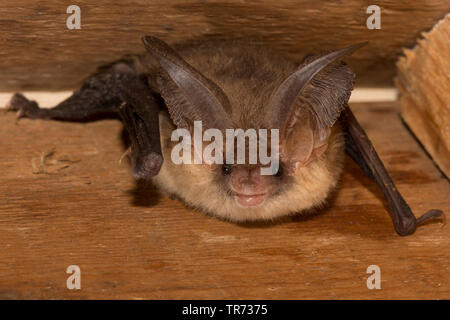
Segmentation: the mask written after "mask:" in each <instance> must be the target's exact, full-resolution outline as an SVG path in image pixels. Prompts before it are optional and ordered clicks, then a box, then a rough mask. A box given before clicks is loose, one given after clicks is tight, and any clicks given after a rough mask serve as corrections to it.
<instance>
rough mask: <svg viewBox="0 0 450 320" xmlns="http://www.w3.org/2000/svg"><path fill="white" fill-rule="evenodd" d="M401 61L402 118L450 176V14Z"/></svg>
mask: <svg viewBox="0 0 450 320" xmlns="http://www.w3.org/2000/svg"><path fill="white" fill-rule="evenodd" d="M423 36H424V39H422V40H420V41H419V43H418V45H416V46H415V47H414V49H412V50H404V53H405V56H404V57H401V58H400V59H399V60H398V62H397V67H398V77H397V78H396V84H397V87H398V88H399V91H400V107H401V112H402V117H403V118H404V119H405V121H406V123H407V124H408V126H409V127H410V128H411V130H412V131H413V132H414V134H415V135H416V137H417V138H418V139H419V140H420V142H421V143H422V144H423V145H424V147H425V149H426V150H427V151H428V152H429V153H430V154H431V156H432V157H433V159H434V161H436V163H437V164H438V165H439V167H440V168H441V170H442V171H443V172H444V173H445V174H446V175H447V177H450V106H449V105H448V102H449V101H450V44H449V38H450V14H448V15H447V16H446V17H445V18H444V19H442V20H441V21H440V22H439V23H438V24H437V25H436V26H435V27H434V28H433V29H432V30H431V31H430V32H428V33H426V34H424V35H423Z"/></svg>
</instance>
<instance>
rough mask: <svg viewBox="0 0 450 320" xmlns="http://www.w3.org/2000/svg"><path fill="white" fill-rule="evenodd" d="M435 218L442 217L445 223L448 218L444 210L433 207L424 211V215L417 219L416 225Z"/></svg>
mask: <svg viewBox="0 0 450 320" xmlns="http://www.w3.org/2000/svg"><path fill="white" fill-rule="evenodd" d="M434 219H440V220H441V221H442V222H443V224H445V223H446V218H445V214H444V212H442V210H439V209H431V210H429V211H427V212H426V213H424V214H423V215H422V216H420V217H419V218H417V220H416V226H418V225H421V224H423V223H424V222H426V221H430V220H434Z"/></svg>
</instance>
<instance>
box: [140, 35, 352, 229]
mask: <svg viewBox="0 0 450 320" xmlns="http://www.w3.org/2000/svg"><path fill="white" fill-rule="evenodd" d="M144 44H145V46H146V48H147V50H148V51H149V53H150V54H151V55H152V56H153V57H154V58H155V60H156V61H157V62H158V63H159V66H160V74H159V77H158V79H157V82H158V85H157V87H158V90H159V92H160V94H161V97H162V98H163V99H164V102H165V104H166V106H167V111H168V113H161V117H160V132H161V146H162V150H163V156H164V164H163V165H162V167H161V170H160V172H159V174H158V175H157V176H156V177H155V178H154V181H155V183H156V184H157V185H158V186H160V188H161V189H163V190H165V191H167V192H168V193H171V194H174V195H177V196H178V197H180V198H181V199H182V200H183V201H184V202H185V203H186V204H188V205H190V206H192V207H195V208H197V209H201V210H203V211H205V212H209V213H212V214H215V215H217V216H220V217H222V218H225V219H229V220H233V221H243V220H257V219H273V218H275V217H278V216H282V215H286V214H289V213H295V212H299V211H303V210H305V209H309V208H311V207H315V206H317V205H320V204H321V203H323V202H324V200H325V199H326V198H327V196H328V194H329V192H330V190H331V189H333V188H334V187H335V186H336V184H337V181H338V178H339V175H340V173H341V169H342V155H343V140H342V137H341V134H340V129H339V127H337V126H335V125H334V124H335V122H336V120H337V118H338V117H339V114H340V111H341V110H342V109H343V108H344V107H345V105H346V103H347V101H348V98H349V96H350V92H351V90H352V87H353V79H354V74H353V72H352V71H351V70H350V68H348V67H347V66H346V65H345V64H343V63H340V62H337V60H338V59H340V58H341V57H342V56H343V55H344V54H346V53H349V52H350V51H352V50H354V49H355V48H356V47H349V48H345V49H342V50H339V51H335V52H332V53H330V54H327V55H325V56H321V57H318V58H317V57H316V58H315V59H314V58H310V59H309V60H308V61H304V62H303V64H302V65H301V66H300V67H299V68H298V69H296V70H295V68H294V71H293V72H291V73H286V72H285V71H286V69H287V67H286V66H291V65H292V64H291V63H289V64H286V63H284V64H283V63H280V62H277V63H272V61H273V60H271V59H267V58H265V59H262V58H260V56H261V53H258V51H252V52H250V51H248V52H246V53H245V54H240V55H239V54H238V55H236V56H230V55H227V54H225V55H224V56H223V57H222V56H221V55H220V54H218V55H216V56H214V59H212V58H211V59H209V60H205V61H204V62H203V68H204V72H205V74H208V76H209V78H207V77H205V76H204V75H203V74H202V73H200V72H199V71H198V70H197V69H195V68H194V67H193V66H191V65H190V64H188V63H187V62H186V61H185V60H184V59H183V58H182V57H180V56H179V55H178V54H177V53H176V52H175V51H174V50H173V49H171V48H170V47H169V46H167V45H166V44H165V43H163V42H161V41H160V40H158V39H155V38H151V37H147V38H144ZM195 52H197V54H199V52H200V51H194V53H195ZM204 56H206V57H208V56H209V55H208V54H207V55H204ZM191 58H192V57H191ZM206 59H208V58H206ZM243 59H244V60H243ZM245 59H246V60H245ZM194 61H195V59H191V63H192V62H194ZM278 61H281V60H280V59H279V60H278ZM207 64H210V65H211V66H212V67H209V70H208V68H205V66H204V65H207ZM259 66H260V68H261V69H259ZM285 67H286V68H285ZM199 68H200V69H201V68H202V64H201V63H200V64H199ZM282 68H284V71H283V72H280V71H279V70H280V69H282ZM224 90H225V91H224ZM262 91H264V92H262ZM198 121H201V122H202V124H201V126H202V128H204V129H206V130H213V131H214V132H215V133H218V134H219V135H220V139H222V138H223V137H224V136H226V132H227V130H229V129H232V130H246V129H255V130H256V129H257V128H258V130H259V128H263V129H266V130H270V132H271V134H270V137H272V130H275V131H276V132H277V137H278V138H277V140H276V142H277V143H276V146H277V149H276V152H275V154H277V160H278V161H279V162H278V164H279V165H278V166H277V167H276V169H277V170H275V171H274V172H273V174H267V173H265V174H263V173H262V172H261V167H262V165H261V164H260V163H264V161H262V160H261V159H258V161H256V162H253V163H252V162H250V161H248V160H247V159H248V158H246V160H247V161H246V162H228V161H226V162H225V163H229V164H225V165H223V164H220V162H217V161H216V162H214V163H209V164H206V163H202V164H200V163H191V164H189V163H188V162H184V161H179V160H180V159H178V160H174V159H173V156H174V154H178V153H179V151H180V150H183V153H184V154H186V153H188V158H189V159H192V158H195V155H196V154H199V150H198V149H197V150H195V142H192V141H191V142H192V143H191V142H190V143H191V144H188V146H187V147H183V148H181V149H180V148H177V145H178V142H174V140H173V139H172V138H173V132H174V130H182V131H183V132H184V133H187V134H189V135H191V136H194V139H195V136H196V134H195V126H196V122H198ZM243 128H244V129H243ZM258 133H259V131H258ZM220 139H219V140H220ZM188 140H189V139H188ZM206 140H207V141H212V139H206ZM216 140H217V138H216V136H214V141H216ZM270 140H272V138H270ZM178 141H180V140H178ZM184 141H185V139H183V142H184ZM204 141H205V140H203V142H204ZM203 142H200V144H201V143H203ZM193 145H194V146H193ZM270 145H271V146H272V145H275V144H274V143H272V142H271V143H270ZM266 148H267V146H266ZM174 150H176V151H175V152H174ZM214 150H215V153H214V154H215V155H216V154H217V152H218V153H219V154H221V157H222V158H226V157H227V152H225V153H223V150H219V151H217V150H216V149H214ZM230 150H231V149H230ZM201 152H202V151H200V154H201V155H203V153H201ZM258 154H259V153H258ZM266 154H268V153H266ZM270 154H273V153H272V149H271V152H270ZM248 156H249V157H250V156H251V154H248ZM200 157H201V156H200ZM272 160H273V159H272ZM222 163H223V162H222Z"/></svg>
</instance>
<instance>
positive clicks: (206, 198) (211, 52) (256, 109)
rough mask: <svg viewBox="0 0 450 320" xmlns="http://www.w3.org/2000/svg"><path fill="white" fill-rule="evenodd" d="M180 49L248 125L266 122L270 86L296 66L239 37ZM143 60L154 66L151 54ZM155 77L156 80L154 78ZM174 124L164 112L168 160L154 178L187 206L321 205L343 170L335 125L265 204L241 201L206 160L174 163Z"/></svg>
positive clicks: (244, 215)
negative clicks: (322, 148) (321, 145)
mask: <svg viewBox="0 0 450 320" xmlns="http://www.w3.org/2000/svg"><path fill="white" fill-rule="evenodd" d="M178 53H179V54H180V55H181V56H182V57H183V58H184V59H185V60H186V61H187V62H188V63H189V64H190V65H192V66H193V67H194V68H196V69H197V70H198V71H199V72H201V73H202V74H203V75H204V76H206V77H207V78H209V79H210V80H212V81H213V82H215V83H216V84H217V85H218V86H219V87H220V88H222V90H223V91H224V92H225V94H226V95H227V96H228V99H229V101H230V105H231V110H230V112H229V113H230V117H231V119H232V120H233V121H234V123H235V124H236V125H237V126H238V127H239V128H242V129H244V130H245V129H247V128H255V129H258V128H262V127H265V125H266V124H265V123H264V117H265V115H266V113H267V110H266V109H267V106H268V103H267V102H268V100H269V98H270V96H271V94H272V92H273V91H274V90H275V89H276V88H277V87H278V86H279V85H280V84H281V83H282V81H283V80H284V79H285V78H286V77H288V76H289V75H290V74H291V73H292V72H293V71H295V70H296V68H297V67H298V66H297V65H296V64H295V63H293V62H291V61H288V60H285V59H283V58H282V57H280V56H278V55H276V54H273V53H270V52H268V51H267V50H261V49H259V48H256V47H252V46H241V45H238V44H236V43H230V44H226V43H225V44H220V45H219V44H217V43H216V44H213V45H211V44H210V45H208V44H203V45H200V46H191V47H182V48H179V50H178ZM145 59H148V58H145ZM143 65H144V66H145V67H146V68H150V69H152V68H154V65H153V64H151V63H149V60H147V61H144V62H143ZM151 82H152V85H154V83H155V82H153V81H151ZM158 91H160V90H158ZM169 107H170V106H169ZM174 129H176V127H175V126H174V124H173V122H172V120H171V119H170V117H169V115H168V113H167V112H162V113H161V114H160V132H161V145H162V151H163V156H164V159H165V160H164V163H163V166H162V168H161V170H160V172H159V174H158V175H157V176H156V177H154V178H153V181H154V183H155V184H156V185H157V186H158V187H159V188H160V189H161V190H163V191H165V192H167V193H168V194H172V195H176V196H177V197H179V198H180V199H182V200H183V201H184V202H185V203H186V204H187V205H188V206H191V207H194V208H196V209H198V210H201V211H203V212H207V213H210V214H213V215H215V216H218V217H221V218H223V219H227V220H231V221H245V220H261V219H264V220H270V219H274V218H277V217H280V216H283V215H288V214H293V213H298V212H302V211H304V210H307V209H310V208H313V207H317V206H320V205H322V204H323V203H324V202H325V200H326V198H327V196H328V195H329V193H330V191H331V190H333V189H334V188H335V187H336V184H337V181H338V179H339V176H340V174H341V171H342V166H343V154H344V148H343V146H344V139H343V136H342V133H341V129H340V127H339V126H338V125H334V126H333V127H332V130H331V134H330V136H329V139H328V145H327V148H326V150H325V152H323V153H322V154H321V155H320V156H319V157H318V158H316V159H313V160H312V161H311V162H309V163H308V164H307V165H305V166H299V167H298V168H297V170H295V173H294V175H293V176H291V177H289V178H286V179H285V180H283V181H282V184H283V185H282V186H281V187H280V188H279V192H277V193H276V194H275V195H273V196H270V197H269V198H268V199H266V201H265V202H264V203H263V204H262V205H261V206H258V207H241V206H239V205H238V204H236V202H235V200H234V199H233V197H232V196H230V193H229V190H227V188H225V187H224V186H223V184H221V183H218V175H220V173H218V172H220V171H217V170H215V169H214V168H211V166H208V165H198V164H197V165H196V164H191V165H186V164H182V165H175V164H174V163H173V162H172V161H171V160H170V154H171V150H172V147H173V146H174V145H175V143H174V142H172V141H170V137H171V134H172V131H173V130H174ZM219 179H220V178H219Z"/></svg>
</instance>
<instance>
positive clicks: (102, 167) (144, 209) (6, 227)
mask: <svg viewBox="0 0 450 320" xmlns="http://www.w3.org/2000/svg"><path fill="white" fill-rule="evenodd" d="M352 108H353V110H354V111H355V114H356V116H357V117H358V118H359V119H360V121H361V122H362V125H363V127H364V128H365V129H366V130H367V131H368V135H369V136H370V137H371V138H372V139H373V143H374V145H375V147H376V149H377V150H378V151H379V153H380V155H381V158H382V160H383V161H384V162H385V164H386V166H387V168H388V170H389V172H390V173H391V174H392V177H393V179H394V181H395V182H396V183H398V188H399V189H400V191H401V192H402V193H403V195H404V196H405V198H406V199H407V200H408V201H409V204H410V205H411V207H412V209H413V211H414V212H415V213H416V215H419V214H422V213H423V212H424V211H426V210H428V209H431V208H440V209H442V210H444V212H445V213H446V214H447V215H448V212H450V197H449V195H450V184H449V183H448V181H447V180H446V179H444V178H443V177H442V176H441V174H440V173H439V171H438V170H437V169H436V168H435V167H434V165H433V163H432V161H431V160H430V159H429V158H427V156H426V155H425V153H424V152H423V150H422V149H421V148H420V147H419V146H418V144H417V143H416V142H415V140H414V139H413V138H412V137H411V136H410V134H409V133H408V132H407V130H406V129H405V128H404V126H403V125H402V123H401V121H400V118H399V116H398V105H396V104H393V103H379V104H355V105H353V106H352ZM121 130H122V129H121V125H120V123H119V122H116V121H113V120H109V121H99V122H95V123H88V124H79V123H75V124H74V123H63V122H45V121H40V120H39V121H32V120H28V119H22V120H21V121H19V123H17V124H16V123H15V120H14V115H13V114H4V113H1V115H0V136H1V137H2V139H1V141H0V151H1V154H2V157H0V172H1V175H0V195H1V198H0V243H1V246H2V248H1V250H0V298H7V299H17V298H28V299H30V298H32V299H35V298H45V299H50V298H51V299H54V298H64V299H65V298H69V299H70V298H82V299H85V298H125V299H141V298H149V299H183V298H192V299H195V298H199V299H222V298H226V299H237V298H242V299H312V298H323V299H330V298H331V299H342V298H350V299H354V298H363V299H400V298H406V299H438V298H439V299H444V298H445V299H448V298H450V282H449V274H450V257H449V255H450V250H449V248H450V232H449V225H442V224H440V223H436V224H427V225H426V226H422V227H421V228H419V229H418V230H417V231H416V233H415V234H414V235H412V236H409V237H399V236H397V235H396V233H395V231H394V229H393V225H392V221H391V219H390V217H389V215H388V212H387V211H386V203H385V202H384V201H383V198H382V195H381V192H380V191H379V190H378V189H377V188H376V186H375V184H374V183H373V182H371V180H370V179H368V178H367V177H365V176H364V175H363V173H362V172H361V170H359V168H358V167H357V166H356V165H355V164H354V163H352V162H351V160H350V159H347V162H346V167H345V173H344V175H343V177H342V182H341V188H340V190H339V191H338V192H337V193H336V194H335V195H334V197H333V198H332V201H331V205H330V206H328V207H327V208H325V209H324V210H323V211H322V213H321V214H318V215H315V216H311V217H295V218H289V219H285V220H284V221H281V222H279V223H275V224H263V223H261V224H259V223H258V224H250V225H235V224H231V223H227V222H224V221H219V220H217V219H214V218H211V217H206V216H204V215H202V214H200V213H198V212H196V211H193V210H190V209H186V208H185V207H184V206H183V204H182V203H180V202H179V201H178V200H170V199H168V198H166V197H163V196H159V195H158V194H157V193H156V192H155V191H154V190H152V188H151V187H148V186H145V185H136V184H135V182H134V181H133V180H132V179H131V178H130V174H129V166H128V164H127V163H124V164H122V165H119V164H118V159H119V157H120V155H121V154H122V152H123V151H124V150H125V148H126V147H125V146H124V144H123V142H122V139H121ZM52 148H54V151H55V153H54V155H53V156H51V157H49V158H48V161H49V164H48V165H46V166H44V167H41V171H42V172H46V173H42V172H41V173H40V174H36V172H39V170H38V169H39V158H40V157H41V155H42V154H43V153H44V152H46V151H48V150H51V149H52ZM33 159H35V160H34V163H35V166H34V168H33V166H32V161H33ZM36 160H37V161H36ZM51 160H58V161H59V162H57V163H54V164H53V165H51ZM69 160H70V161H69ZM33 172H35V173H33ZM372 264H375V265H378V266H380V268H381V288H382V289H381V290H368V289H367V287H366V279H367V277H368V275H367V274H366V268H367V267H368V266H369V265H372ZM69 265H78V266H80V268H81V272H82V280H81V287H82V288H81V290H74V291H71V290H68V289H67V288H66V279H67V277H68V275H67V274H66V273H65V271H66V268H67V267H68V266H69Z"/></svg>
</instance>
